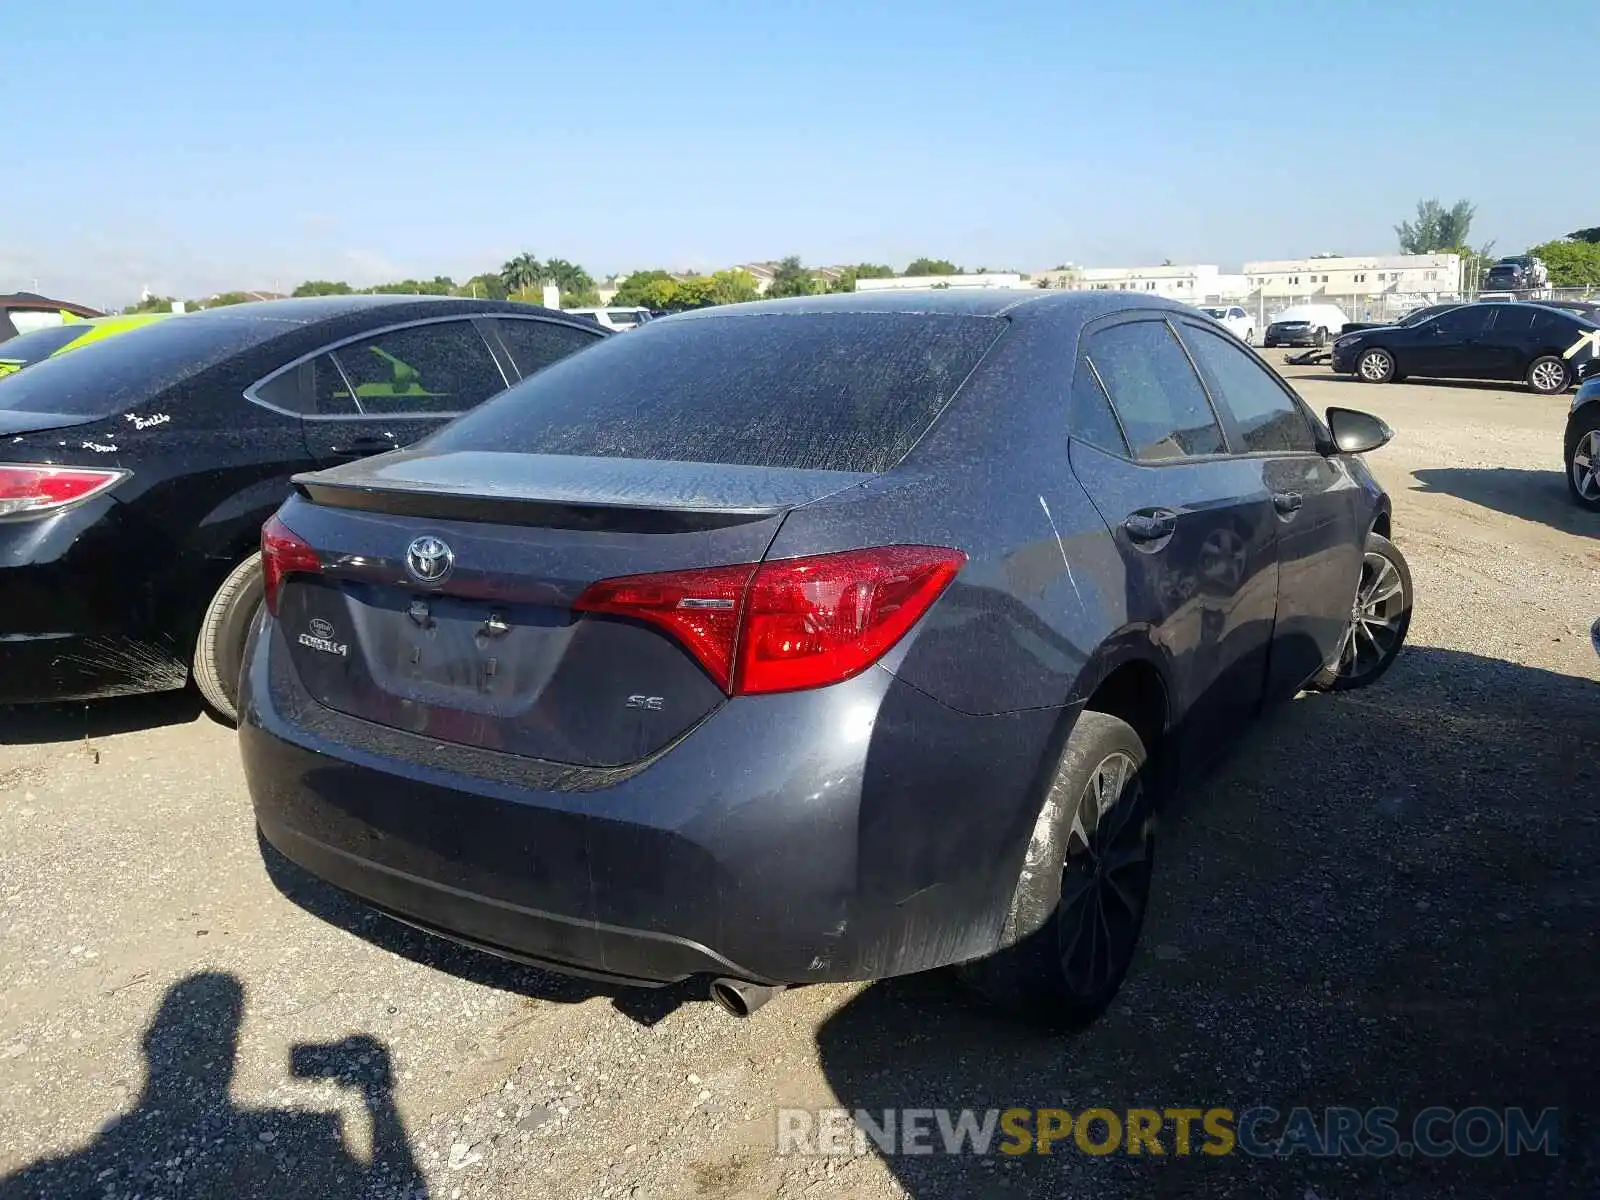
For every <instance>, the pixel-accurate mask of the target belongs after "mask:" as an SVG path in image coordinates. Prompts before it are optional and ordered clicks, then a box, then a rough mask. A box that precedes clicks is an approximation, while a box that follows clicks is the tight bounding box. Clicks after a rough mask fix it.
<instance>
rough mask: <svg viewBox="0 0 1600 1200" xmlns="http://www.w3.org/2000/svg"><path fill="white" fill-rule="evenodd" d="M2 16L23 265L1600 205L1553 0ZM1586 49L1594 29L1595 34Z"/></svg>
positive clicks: (851, 254)
mask: <svg viewBox="0 0 1600 1200" xmlns="http://www.w3.org/2000/svg"><path fill="white" fill-rule="evenodd" d="M4 7H5V10H6V11H5V13H4V15H3V16H0V63H3V64H4V66H3V69H0V114H3V117H0V146H3V155H4V157H3V159H0V164H3V165H0V291H3V290H10V289H11V288H13V287H16V286H24V287H26V286H28V285H29V284H30V283H31V282H32V280H33V279H34V278H35V277H37V278H38V280H39V282H40V285H41V286H42V287H46V288H48V289H50V290H52V291H56V292H60V293H63V294H67V293H70V294H72V295H74V296H82V297H83V298H85V299H86V300H88V301H90V302H97V301H98V302H101V303H113V302H115V303H121V302H124V301H126V300H127V299H129V298H130V297H131V295H132V294H135V293H137V291H138V289H139V287H140V286H141V285H144V284H148V285H150V286H151V287H152V288H154V289H156V290H157V291H159V292H164V293H170V292H176V293H178V294H189V295H193V294H197V293H201V292H210V291H214V290H218V289H222V288H231V287H271V286H273V285H274V284H275V283H277V284H282V285H284V286H290V285H293V284H294V283H296V282H298V281H299V280H301V279H303V278H306V277H308V276H313V277H333V278H346V279H349V280H350V281H351V282H355V283H372V282H377V281H380V280H382V279H384V278H393V277H403V276H407V275H416V276H431V275H433V274H435V273H445V274H451V275H454V276H456V277H457V278H465V277H466V276H468V275H470V274H472V273H474V272H476V271H479V270H483V269H488V268H491V267H495V266H498V265H499V264H500V263H501V262H502V261H504V260H505V259H506V258H507V257H509V256H510V255H512V254H513V253H516V252H517V251H520V250H524V249H526V250H530V251H532V252H533V253H534V254H536V255H538V256H540V257H547V256H555V255H559V256H562V257H565V258H570V259H574V260H576V261H578V262H581V263H583V264H584V265H586V266H587V267H588V268H589V269H590V270H591V271H592V272H594V273H595V274H596V275H599V274H601V273H604V272H610V271H616V270H625V269H634V268H642V267H649V266H657V265H660V266H670V267H684V268H709V267H717V266H725V265H729V264H732V263H735V262H739V261H749V260H753V259H766V258H775V257H778V256H781V255H784V254H790V253H798V254H800V255H801V256H802V257H803V258H804V259H805V260H806V261H807V262H810V263H837V262H847V261H856V260H862V259H865V260H870V261H886V262H889V263H891V264H893V265H895V266H896V267H901V266H904V264H905V263H906V262H907V261H908V260H909V259H910V258H912V257H914V256H916V255H920V254H929V255H934V256H940V257H950V258H954V259H955V260H956V261H957V262H960V263H962V264H964V265H966V266H969V267H972V266H982V265H987V266H990V267H1015V268H1019V269H1022V270H1029V269H1037V268H1042V267H1048V266H1052V265H1054V264H1056V263H1058V262H1062V261H1073V262H1077V263H1080V264H1086V265H1117V264H1128V263H1138V262H1151V261H1154V262H1159V261H1160V260H1161V259H1162V258H1172V259H1173V260H1175V261H1178V262H1215V263H1219V264H1221V265H1222V266H1224V268H1230V267H1231V268H1235V269H1236V268H1237V265H1238V263H1239V262H1240V261H1242V260H1243V259H1246V258H1269V257H1286V256H1291V255H1300V254H1309V253H1315V252H1317V251H1322V250H1336V251H1341V252H1344V253H1351V254H1354V253H1376V252H1388V251H1392V250H1393V249H1394V234H1393V230H1392V226H1393V225H1394V223H1395V222H1396V221H1397V220H1399V219H1401V218H1402V217H1405V216H1407V215H1408V214H1409V213H1410V211H1411V210H1412V208H1413V207H1414V205H1415V202H1416V201H1417V200H1418V199H1419V198H1421V197H1428V196H1438V197H1439V198H1440V199H1441V200H1443V201H1445V202H1446V203H1448V202H1450V201H1452V200H1454V199H1456V198H1458V197H1469V198H1471V199H1473V200H1474V201H1476V203H1477V205H1478V217H1477V221H1476V223H1475V224H1474V227H1473V234H1474V239H1475V240H1478V241H1481V240H1484V239H1487V238H1494V239H1496V240H1497V244H1498V247H1499V249H1501V250H1502V251H1503V252H1507V253H1509V252H1513V251H1518V250H1522V249H1524V248H1525V247H1526V246H1527V245H1528V244H1529V243H1530V242H1535V241H1540V240H1544V239H1546V238H1549V237H1554V236H1559V235H1560V234H1563V233H1566V232H1568V231H1569V230H1571V229H1572V228H1574V227H1577V226H1586V225H1596V224H1600V186H1597V185H1600V166H1597V161H1600V156H1597V154H1596V145H1595V141H1594V139H1593V138H1592V137H1591V136H1590V135H1589V133H1588V130H1589V129H1591V128H1592V127H1593V125H1594V123H1595V120H1596V115H1595V114H1596V103H1595V100H1594V95H1595V90H1594V87H1595V85H1594V84H1593V83H1592V81H1591V80H1590V79H1589V75H1590V72H1589V70H1588V66H1587V63H1588V56H1589V55H1590V51H1591V49H1592V47H1593V45H1594V42H1595V35H1596V34H1597V33H1600V16H1597V15H1596V10H1595V8H1594V7H1593V6H1592V5H1588V4H1576V5H1566V4H1555V3H1550V2H1547V0H1523V2H1521V3H1516V4H1511V3H1496V2H1493V0H1455V2H1454V3H1451V4H1449V5H1446V4H1443V3H1440V2H1438V0H1435V2H1434V3H1432V4H1428V5H1421V4H1412V5H1395V4H1389V3H1373V2H1369V0H1323V2H1321V3H1298V2H1294V0H1290V2H1289V3H1282V2H1275V3H1260V4H1257V3H1242V2H1241V3H1195V2H1190V3H1164V2H1157V0H1091V2H1088V3H1085V2H1084V0H1049V2H1038V0H1007V2H1005V3H981V4H980V3H957V2H955V0H922V2H921V3H902V2H900V0H872V2H871V3H862V4H844V3H815V4H801V3H786V2H784V0H759V2H757V0H749V2H747V3H741V4H734V3H727V2H713V0H701V2H698V3H674V2H671V0H639V2H635V3H627V2H617V0H613V2H611V3H605V4H593V3H580V4H539V3H529V2H528V0H459V2H457V3H439V2H438V0H428V2H425V3H417V2H414V0H377V2H374V0H340V2H339V3H329V2H328V0H268V2H266V3H259V4H234V3H229V2H219V0H205V2H203V3H201V2H191V0H140V2H139V3H132V2H131V0H79V2H78V3H75V4H73V5H72V6H70V10H63V9H62V8H61V7H60V6H59V5H54V4H49V3H29V2H26V0H24V2H21V3H16V2H13V3H8V4H6V5H5V6H4ZM1563 48H1565V51H1566V52H1565V53H1563Z"/></svg>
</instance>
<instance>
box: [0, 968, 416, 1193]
mask: <svg viewBox="0 0 1600 1200" xmlns="http://www.w3.org/2000/svg"><path fill="white" fill-rule="evenodd" d="M243 1011H244V986H243V984H241V983H240V981H239V980H238V979H237V978H236V977H235V976H233V975H231V974H228V973H225V972H205V973H201V974H195V975H190V976H188V977H187V978H185V979H181V980H179V981H178V982H177V983H175V984H173V985H172V987H171V988H169V989H168V991H167V994H166V996H165V997H164V998H163V1000H162V1002H161V1007H160V1009H159V1010H158V1011H157V1013H156V1015H155V1017H154V1019H153V1020H152V1021H151V1023H150V1028H149V1029H148V1031H147V1032H146V1033H145V1037H144V1053H145V1060H146V1067H147V1069H146V1076H145V1086H144V1091H143V1093H142V1094H141V1095H140V1097H139V1100H138V1103H137V1104H136V1105H135V1106H134V1107H133V1108H132V1109H131V1110H129V1111H128V1112H126V1113H124V1114H123V1115H122V1116H120V1117H118V1118H116V1119H115V1120H113V1121H112V1122H110V1123H109V1124H108V1125H106V1126H103V1127H102V1128H101V1130H100V1132H99V1133H98V1134H96V1136H95V1137H94V1139H93V1140H92V1141H91V1142H89V1144H88V1145H86V1146H85V1147H84V1148H83V1149H81V1150H77V1151H74V1152H72V1153H70V1154H65V1155H62V1156H60V1157H57V1158H47V1159H41V1160H40V1161H38V1162H35V1163H33V1164H31V1165H29V1166H26V1167H23V1168H21V1169H20V1170H18V1171H16V1172H15V1173H13V1174H11V1175H8V1176H5V1177H4V1178H0V1200H46V1198H49V1200H71V1198H76V1197H90V1196H94V1197H99V1196H109V1195H119V1196H154V1195H161V1196H170V1197H178V1198H181V1200H211V1198H213V1197H215V1198H216V1200H253V1198H255V1197H262V1198H269V1197H270V1198H271V1200H294V1198H296V1197H302V1196H303V1197H308V1198H309V1197H318V1198H330V1200H343V1198H344V1197H357V1196H361V1197H367V1196H371V1197H378V1196H382V1197H392V1198H395V1200H399V1198H402V1197H404V1198H406V1200H415V1198H422V1197H426V1196H427V1194H428V1189H427V1184H426V1182H425V1181H424V1179H423V1176H422V1173H421V1171H420V1169H419V1168H418V1165H417V1161H416V1156H415V1154H414V1153H413V1152H412V1149H411V1144H410V1141H409V1139H408V1138H407V1136H406V1130H405V1126H404V1123H403V1122H402V1121H401V1119H400V1114H399V1111H398V1109H397V1108H396V1107H395V1100H394V1085H393V1078H392V1071H391V1068H390V1062H389V1052H388V1048H387V1047H386V1046H384V1045H383V1043H381V1042H379V1041H378V1040H377V1039H376V1038H373V1037H370V1036H366V1035H361V1036H357V1037H352V1038H347V1039H345V1040H344V1041H342V1042H339V1043H337V1044H335V1045H330V1046H320V1045H301V1046H295V1047H294V1048H293V1049H292V1050H291V1051H290V1065H291V1070H292V1071H293V1073H294V1074H295V1075H296V1076H299V1077H302V1078H333V1079H337V1080H338V1081H340V1082H341V1083H343V1084H345V1085H346V1086H349V1087H351V1088H354V1089H357V1090H359V1092H360V1094H361V1097H362V1099H363V1101H364V1103H365V1105H366V1109H367V1113H368V1115H369V1116H370V1118H371V1124H372V1146H371V1155H370V1158H369V1159H368V1160H367V1161H362V1159H361V1158H359V1157H357V1156H356V1155H354V1154H352V1153H351V1152H350V1150H349V1148H348V1146H347V1144H346V1140H345V1128H344V1122H343V1120H342V1119H341V1116H340V1114H339V1113H337V1112H306V1111H295V1110H291V1109H245V1108H239V1107H237V1106H235V1105H234V1103H233V1101H232V1099H231V1098H230V1096H229V1087H230V1084H231V1083H232V1080H233V1073H234V1055H235V1051H236V1050H237V1048H238V1042H239V1026H240V1020H241V1018H242V1016H243Z"/></svg>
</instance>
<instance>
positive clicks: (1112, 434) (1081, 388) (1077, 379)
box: [1068, 358, 1128, 455]
mask: <svg viewBox="0 0 1600 1200" xmlns="http://www.w3.org/2000/svg"><path fill="white" fill-rule="evenodd" d="M1068 424H1069V427H1070V428H1071V430H1072V436H1073V437H1075V438H1078V439H1079V440H1081V441H1085V442H1088V443H1089V444H1090V445H1091V446H1098V447H1100V449H1102V450H1109V451H1111V453H1113V454H1119V455H1125V454H1127V453H1128V443H1127V442H1126V441H1125V440H1124V439H1123V436H1122V430H1121V429H1120V428H1119V427H1118V426H1117V418H1116V414H1115V413H1113V412H1112V411H1111V401H1110V400H1109V399H1108V398H1107V397H1106V392H1105V389H1104V388H1103V387H1101V386H1100V381H1099V380H1098V379H1096V378H1095V377H1094V369H1093V368H1092V367H1090V366H1089V360H1088V359H1086V358H1084V359H1079V360H1078V373H1077V374H1076V375H1075V376H1074V377H1073V380H1072V413H1071V415H1070V417H1069V419H1068Z"/></svg>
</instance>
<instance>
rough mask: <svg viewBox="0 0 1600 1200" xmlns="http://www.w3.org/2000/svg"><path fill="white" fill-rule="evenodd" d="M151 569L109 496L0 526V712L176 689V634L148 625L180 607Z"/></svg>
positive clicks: (183, 676)
mask: <svg viewBox="0 0 1600 1200" xmlns="http://www.w3.org/2000/svg"><path fill="white" fill-rule="evenodd" d="M150 561H160V558H159V557H158V556H151V559H150V560H147V559H146V558H145V556H144V555H142V554H141V547H140V546H138V545H137V544H136V541H135V539H132V538H129V537H128V536H127V533H126V530H125V528H124V525H123V523H122V521H121V519H120V513H119V511H118V509H117V506H116V505H115V504H114V503H113V502H112V501H111V500H110V498H109V497H103V498H100V499H97V500H94V501H91V502H89V503H88V504H85V505H83V506H81V507H79V508H75V509H70V510H68V511H66V512H63V513H60V514H58V515H56V516H53V517H48V518H44V519H41V520H30V521H4V522H0V704H27V703H35V702H50V701H58V700H92V699H98V698H100V697H105V696H124V695H134V694H138V693H141V692H157V691H165V690H169V689H173V688H181V687H183V686H184V685H185V684H186V683H187V682H188V678H189V664H188V657H189V656H188V654H187V652H186V650H184V649H180V647H181V646H182V645H183V644H184V637H183V634H182V631H181V630H179V629H176V628H174V629H173V630H170V631H168V630H163V629H161V628H159V627H157V626H156V625H155V623H153V622H152V621H151V620H150V619H149V614H150V613H151V612H153V611H160V612H170V611H171V610H172V609H173V608H174V607H177V606H175V605H172V604H169V603H167V602H166V597H165V596H164V595H163V596H162V597H160V598H157V597H156V595H155V592H154V591H153V589H152V588H151V585H150V582H149V571H150ZM174 569H175V568H174Z"/></svg>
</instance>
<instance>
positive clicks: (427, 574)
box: [406, 537, 456, 583]
mask: <svg viewBox="0 0 1600 1200" xmlns="http://www.w3.org/2000/svg"><path fill="white" fill-rule="evenodd" d="M455 565H456V556H455V555H454V554H453V553H452V552H451V550H450V547H449V546H447V545H445V544H444V543H443V542H442V541H440V540H439V539H438V538H436V537H419V538H418V539H417V540H416V541H414V542H412V543H411V545H409V546H407V547H406V570H407V571H410V572H411V575H412V577H413V578H414V579H417V580H419V581H420V582H422V583H443V582H444V579H445V577H446V576H447V575H449V574H450V569H451V568H452V567H454V566H455Z"/></svg>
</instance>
